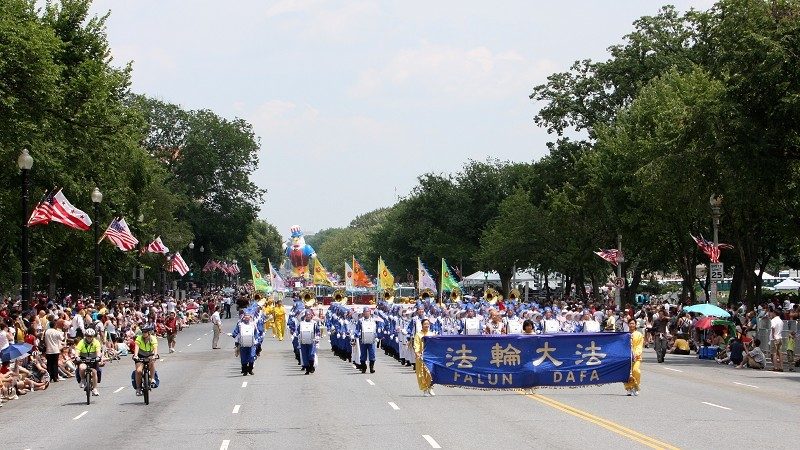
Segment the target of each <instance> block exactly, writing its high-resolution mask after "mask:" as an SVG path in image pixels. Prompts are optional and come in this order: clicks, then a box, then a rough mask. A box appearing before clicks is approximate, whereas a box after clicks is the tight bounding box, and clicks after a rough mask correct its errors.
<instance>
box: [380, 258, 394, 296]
mask: <svg viewBox="0 0 800 450" xmlns="http://www.w3.org/2000/svg"><path fill="white" fill-rule="evenodd" d="M378 284H379V285H380V288H381V290H386V289H388V290H390V291H392V292H394V275H392V272H390V271H389V268H388V267H386V263H384V262H383V258H380V257H379V258H378Z"/></svg>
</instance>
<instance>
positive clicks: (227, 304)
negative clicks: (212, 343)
mask: <svg viewBox="0 0 800 450" xmlns="http://www.w3.org/2000/svg"><path fill="white" fill-rule="evenodd" d="M222 301H223V304H224V305H225V318H226V319H230V318H231V304H232V303H233V299H232V298H231V296H230V295H226V296H225V298H224V299H223V300H222Z"/></svg>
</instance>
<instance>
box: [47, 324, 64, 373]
mask: <svg viewBox="0 0 800 450" xmlns="http://www.w3.org/2000/svg"><path fill="white" fill-rule="evenodd" d="M64 328H66V325H65V323H64V320H62V319H58V320H56V321H50V328H48V329H47V331H45V332H44V346H45V349H44V350H45V358H46V359H47V373H49V374H50V380H51V381H52V382H54V383H57V382H58V381H59V377H58V356H59V355H60V354H61V347H63V346H64V331H63V330H64Z"/></svg>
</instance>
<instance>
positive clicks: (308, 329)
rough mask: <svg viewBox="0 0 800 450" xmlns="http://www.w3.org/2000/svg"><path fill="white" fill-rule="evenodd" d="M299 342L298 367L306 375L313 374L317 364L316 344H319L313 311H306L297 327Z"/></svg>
mask: <svg viewBox="0 0 800 450" xmlns="http://www.w3.org/2000/svg"><path fill="white" fill-rule="evenodd" d="M298 331H299V333H298V334H299V342H300V365H301V366H302V368H303V369H304V370H305V371H306V375H308V374H309V373H314V371H315V370H316V364H317V357H316V356H317V344H318V343H319V338H320V330H319V323H318V322H317V321H316V320H314V311H312V310H310V309H306V311H305V314H304V316H303V320H302V321H300V324H299V325H298Z"/></svg>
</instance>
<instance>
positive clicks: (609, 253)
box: [594, 248, 622, 266]
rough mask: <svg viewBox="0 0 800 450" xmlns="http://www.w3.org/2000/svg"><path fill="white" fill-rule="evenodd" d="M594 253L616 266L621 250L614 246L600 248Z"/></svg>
mask: <svg viewBox="0 0 800 450" xmlns="http://www.w3.org/2000/svg"><path fill="white" fill-rule="evenodd" d="M594 254H595V255H597V256H599V257H601V258H603V259H605V260H606V261H608V262H610V263H611V265H612V266H616V265H617V264H619V258H620V256H621V255H622V252H620V251H619V250H617V249H616V248H607V249H602V248H601V249H600V251H599V252H594Z"/></svg>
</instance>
